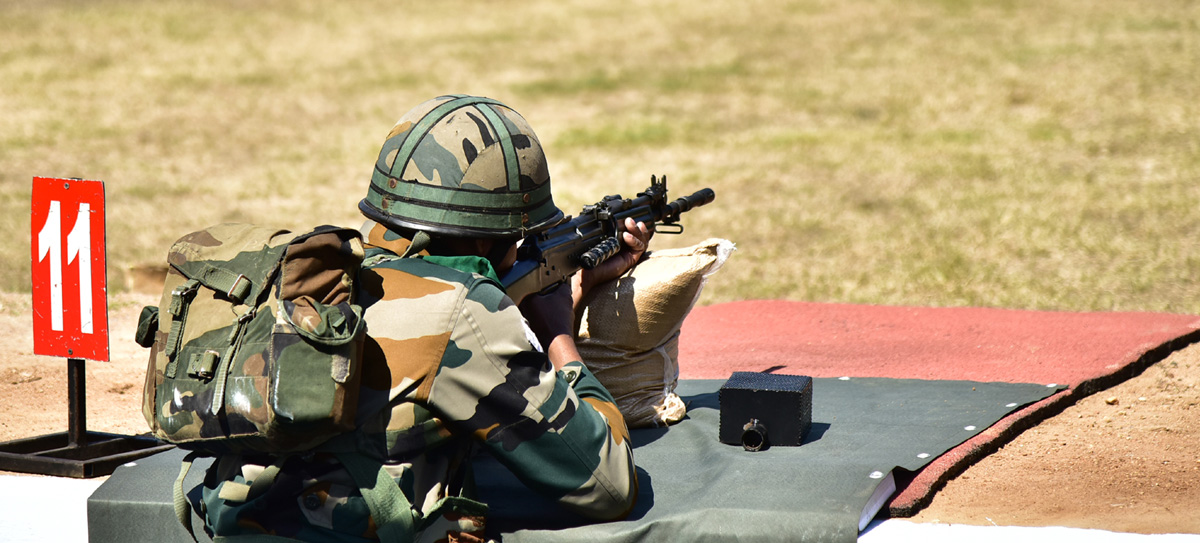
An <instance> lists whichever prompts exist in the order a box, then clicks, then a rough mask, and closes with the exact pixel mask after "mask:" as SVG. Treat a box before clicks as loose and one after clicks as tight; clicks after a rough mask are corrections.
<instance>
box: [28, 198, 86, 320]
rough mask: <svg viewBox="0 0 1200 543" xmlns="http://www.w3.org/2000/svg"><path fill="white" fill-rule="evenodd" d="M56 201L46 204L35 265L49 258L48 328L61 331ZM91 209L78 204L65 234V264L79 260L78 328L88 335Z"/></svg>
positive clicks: (59, 231) (59, 226)
mask: <svg viewBox="0 0 1200 543" xmlns="http://www.w3.org/2000/svg"><path fill="white" fill-rule="evenodd" d="M60 207H61V204H60V203H59V201H58V200H51V201H50V211H49V213H47V214H46V224H44V225H42V229H41V230H39V231H38V262H41V261H43V260H45V259H46V257H47V256H49V257H50V313H51V315H50V328H51V329H53V330H54V331H56V332H61V331H62V330H63V293H62V290H63V289H62V276H63V262H62V212H61V210H60V209H59V208H60ZM90 215H91V206H90V205H89V204H87V203H81V204H79V213H78V214H77V215H76V216H75V226H73V227H72V228H71V232H70V233H69V234H67V263H68V264H69V263H71V262H73V261H75V260H78V261H79V329H80V331H81V332H83V333H85V334H91V333H92V246H91V243H92V235H91V233H92V229H91V224H92V222H91V220H90V218H91V217H90Z"/></svg>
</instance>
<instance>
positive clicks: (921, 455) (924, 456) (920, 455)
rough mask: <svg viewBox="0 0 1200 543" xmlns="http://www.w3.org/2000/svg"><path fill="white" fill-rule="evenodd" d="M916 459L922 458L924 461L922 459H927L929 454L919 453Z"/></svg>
mask: <svg viewBox="0 0 1200 543" xmlns="http://www.w3.org/2000/svg"><path fill="white" fill-rule="evenodd" d="M917 458H922V459H924V458H929V453H921V454H918V455H917Z"/></svg>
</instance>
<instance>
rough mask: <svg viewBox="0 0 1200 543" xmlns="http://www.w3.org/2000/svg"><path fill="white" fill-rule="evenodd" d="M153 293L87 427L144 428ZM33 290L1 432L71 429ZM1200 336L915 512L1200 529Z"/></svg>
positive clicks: (100, 385) (18, 321)
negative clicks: (141, 342)
mask: <svg viewBox="0 0 1200 543" xmlns="http://www.w3.org/2000/svg"><path fill="white" fill-rule="evenodd" d="M157 298H158V296H157V295H156V294H122V295H116V296H110V300H109V319H110V321H109V329H110V337H111V338H112V339H111V346H110V349H111V359H112V361H111V362H90V361H89V362H88V363H87V391H88V393H87V410H88V429H89V430H98V431H107V432H114V433H119V434H140V433H143V432H145V430H146V426H145V422H144V421H143V419H142V415H141V390H142V381H143V377H144V375H145V369H146V357H147V355H148V351H147V350H145V349H142V348H140V347H138V346H137V345H136V344H135V343H133V340H132V338H133V332H134V330H135V328H136V325H137V322H136V321H137V315H138V313H139V312H140V310H141V308H142V306H143V305H147V304H155V303H157V301H158V300H157ZM30 322H31V320H30V307H29V296H28V295H24V294H4V293H0V353H3V354H2V355H0V441H9V440H12V439H18V438H23V437H33V436H39V435H45V434H49V433H55V432H61V431H65V430H66V428H67V392H66V391H67V382H66V361H65V360H61V359H55V358H48V357H41V356H35V355H33V354H32V352H33V340H32V333H31V324H30ZM1198 415H1200V345H1194V346H1191V347H1188V348H1185V349H1183V350H1180V351H1178V352H1176V353H1174V354H1172V355H1171V356H1170V357H1168V358H1167V359H1165V360H1163V361H1162V362H1160V363H1158V364H1156V365H1155V366H1153V367H1151V368H1149V369H1148V370H1147V371H1145V372H1144V373H1143V374H1142V375H1140V376H1138V377H1136V378H1134V379H1131V380H1129V381H1127V382H1125V383H1122V384H1120V385H1118V386H1116V387H1114V388H1112V389H1109V390H1107V391H1103V392H1100V393H1097V394H1095V395H1093V396H1090V397H1088V398H1084V399H1083V400H1082V401H1080V402H1079V403H1078V404H1076V405H1075V406H1072V407H1069V408H1067V409H1066V410H1065V411H1064V412H1063V413H1061V414H1059V415H1058V416H1056V417H1053V418H1051V419H1050V420H1047V421H1045V422H1043V423H1042V424H1040V425H1038V426H1037V427H1035V428H1033V429H1031V430H1029V431H1027V432H1025V433H1023V434H1021V435H1020V436H1018V437H1017V438H1016V439H1015V440H1013V441H1012V442H1011V443H1009V444H1008V445H1007V446H1005V447H1004V448H1003V449H1001V450H1000V451H998V452H997V453H995V454H993V455H991V456H989V457H987V458H985V459H983V460H982V461H980V462H979V463H978V464H976V465H974V466H972V467H971V468H969V469H968V470H967V471H966V472H965V473H964V474H962V475H960V476H959V477H958V478H956V479H954V480H952V481H950V482H949V483H948V484H947V485H946V487H945V488H944V489H942V490H941V491H940V492H938V494H937V495H936V497H935V498H934V500H933V503H932V504H931V505H930V506H929V507H928V508H926V509H925V510H923V511H921V512H920V513H919V514H918V515H917V516H916V517H915V518H914V519H913V520H916V521H919V522H940V523H953V524H977V525H990V524H997V525H1011V526H1073V527H1083V528H1097V529H1105V530H1113V531H1121V532H1138V533H1200V515H1197V514H1196V513H1195V511H1197V510H1200V426H1198V424H1197V421H1196V417H1197V416H1198Z"/></svg>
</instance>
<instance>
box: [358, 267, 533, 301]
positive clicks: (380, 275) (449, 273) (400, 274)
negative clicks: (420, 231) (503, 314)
mask: <svg viewBox="0 0 1200 543" xmlns="http://www.w3.org/2000/svg"><path fill="white" fill-rule="evenodd" d="M361 277H362V281H361V282H362V284H363V287H364V288H365V289H366V290H367V291H376V292H374V294H376V295H377V296H382V295H384V291H388V292H395V291H405V292H409V293H412V294H434V293H442V292H445V291H448V290H454V291H457V294H458V296H455V297H463V298H466V299H468V300H471V301H474V302H477V303H481V304H483V305H485V306H487V307H489V308H492V309H499V308H501V307H503V306H504V305H505V303H504V300H506V299H507V295H506V294H505V293H504V289H503V288H502V287H501V286H500V285H498V284H496V283H495V282H494V281H492V280H490V279H487V278H486V277H484V276H481V275H479V274H476V273H471V272H468V271H463V270H459V269H456V268H453V267H449V266H444V265H442V264H438V263H435V262H429V261H426V260H423V259H420V258H399V257H396V256H387V255H381V256H377V257H375V258H371V255H370V254H368V258H367V260H366V261H365V262H364V267H363V273H362V274H361ZM510 303H511V302H510Z"/></svg>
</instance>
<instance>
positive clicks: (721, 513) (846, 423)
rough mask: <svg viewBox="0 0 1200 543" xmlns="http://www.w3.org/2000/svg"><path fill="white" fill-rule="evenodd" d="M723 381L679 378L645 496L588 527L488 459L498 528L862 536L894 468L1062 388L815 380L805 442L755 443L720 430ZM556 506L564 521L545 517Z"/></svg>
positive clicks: (604, 533)
mask: <svg viewBox="0 0 1200 543" xmlns="http://www.w3.org/2000/svg"><path fill="white" fill-rule="evenodd" d="M722 384H724V381H721V380H696V381H681V382H680V383H679V387H678V388H677V389H676V392H677V393H679V395H680V396H681V397H682V398H683V399H684V401H685V402H687V403H688V415H687V418H685V419H684V420H683V421H681V422H679V423H678V424H675V425H673V426H671V427H670V428H663V429H652V430H636V431H634V432H633V433H632V436H631V439H632V440H633V443H634V447H635V449H634V459H635V460H636V461H637V465H638V480H639V494H638V503H637V505H636V506H635V508H634V510H633V512H632V514H631V515H630V517H629V518H628V519H627V520H624V521H619V522H610V523H606V524H592V525H578V524H580V522H581V521H580V520H579V519H575V518H572V517H571V515H569V514H567V513H564V512H562V511H561V509H558V508H557V506H556V505H554V504H552V503H549V502H547V501H544V500H541V499H540V498H539V497H537V496H536V495H534V494H533V493H531V492H530V491H528V490H526V489H525V488H524V487H523V486H522V485H521V484H520V482H518V481H517V480H516V479H515V478H514V477H512V476H511V475H508V474H507V472H505V471H504V470H503V469H502V468H499V466H498V465H497V466H495V467H490V466H487V465H486V464H485V465H484V466H481V467H484V468H485V469H481V470H479V472H478V474H477V477H478V483H479V485H480V489H481V494H482V495H483V498H484V501H485V502H487V503H489V504H491V513H490V515H489V526H490V529H492V530H495V531H496V532H497V533H495V534H493V535H494V536H497V537H502V538H503V541H505V542H506V543H512V542H541V541H557V542H562V541H580V542H585V541H586V542H614V543H615V542H635V541H638V542H641V541H645V542H653V541H729V540H735V539H741V540H750V541H780V542H797V541H804V542H853V541H856V540H857V537H858V533H859V525H860V517H861V516H862V514H863V510H864V508H865V507H866V506H867V505H868V501H870V500H871V498H872V497H873V495H874V493H875V491H876V488H877V487H878V486H879V485H880V484H881V483H885V482H886V481H888V480H889V479H888V475H889V474H890V473H891V472H892V471H893V469H895V468H899V469H902V470H907V471H916V470H919V469H920V468H921V467H923V466H924V465H925V464H927V463H928V462H929V461H931V460H933V459H934V458H936V457H937V456H938V455H940V454H942V453H944V452H945V451H947V450H949V449H950V448H952V447H954V446H956V445H958V444H960V443H962V442H963V441H965V440H967V439H968V438H970V437H972V436H974V435H976V434H978V433H979V432H981V431H983V430H984V429H986V428H987V427H988V426H990V425H992V424H994V423H995V422H996V421H998V420H1000V419H1001V418H1003V417H1004V416H1005V415H1007V414H1008V413H1010V412H1012V411H1014V410H1016V409H1018V408H1020V407H1022V406H1024V405H1027V404H1030V403H1033V402H1036V401H1038V400H1041V399H1043V398H1046V397H1048V396H1050V395H1051V394H1053V393H1055V392H1057V391H1058V390H1060V389H1061V388H1062V387H1058V386H1046V385H1038V384H1019V383H978V382H969V381H922V380H914V379H878V378H854V379H849V378H840V379H814V381H813V413H812V421H813V425H812V429H811V430H810V431H809V434H808V436H807V438H806V439H805V442H804V444H803V445H802V446H799V447H770V448H768V449H766V450H763V451H758V452H748V451H745V450H743V448H742V447H741V446H736V445H725V444H722V443H720V442H718V440H717V432H718V427H719V422H720V404H719V400H718V393H717V391H718V390H719V389H720V387H721V385H722ZM492 462H493V463H494V461H492ZM884 498H886V495H885V496H884ZM551 511H557V512H555V513H548V512H551ZM547 515H550V517H551V518H553V519H554V520H552V521H550V522H547V521H546V520H545V519H546V517H547ZM867 520H869V519H867ZM572 525H576V526H572ZM530 527H545V528H550V529H531V528H530Z"/></svg>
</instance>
